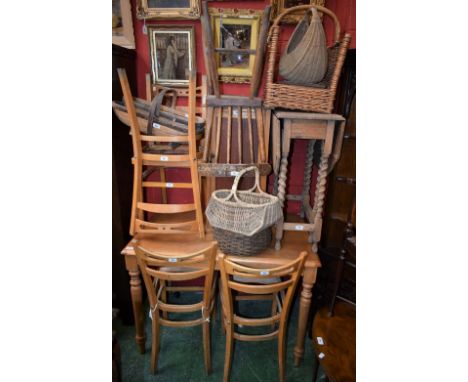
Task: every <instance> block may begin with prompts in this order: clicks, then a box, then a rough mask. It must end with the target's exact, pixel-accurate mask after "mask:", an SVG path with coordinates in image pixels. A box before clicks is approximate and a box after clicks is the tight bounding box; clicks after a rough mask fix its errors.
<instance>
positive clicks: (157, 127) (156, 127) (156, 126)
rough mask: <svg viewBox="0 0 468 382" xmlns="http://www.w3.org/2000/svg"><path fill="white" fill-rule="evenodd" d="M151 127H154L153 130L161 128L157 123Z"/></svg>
mask: <svg viewBox="0 0 468 382" xmlns="http://www.w3.org/2000/svg"><path fill="white" fill-rule="evenodd" d="M153 127H154V128H155V129H160V128H161V125H160V124H159V123H156V122H154V123H153Z"/></svg>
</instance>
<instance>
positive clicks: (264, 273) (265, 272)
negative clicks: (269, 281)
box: [260, 271, 270, 276]
mask: <svg viewBox="0 0 468 382" xmlns="http://www.w3.org/2000/svg"><path fill="white" fill-rule="evenodd" d="M269 274H270V272H268V271H260V276H268V275H269Z"/></svg>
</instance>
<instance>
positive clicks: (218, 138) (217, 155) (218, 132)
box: [213, 108, 223, 163]
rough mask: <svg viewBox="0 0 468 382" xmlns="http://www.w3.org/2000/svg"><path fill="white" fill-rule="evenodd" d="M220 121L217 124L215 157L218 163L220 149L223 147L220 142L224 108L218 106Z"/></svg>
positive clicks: (214, 159) (215, 161)
mask: <svg viewBox="0 0 468 382" xmlns="http://www.w3.org/2000/svg"><path fill="white" fill-rule="evenodd" d="M217 110H218V123H217V124H216V147H215V153H214V154H215V156H214V158H213V162H214V163H217V162H218V158H219V150H220V149H221V147H220V143H221V126H222V124H221V122H222V120H223V109H222V108H218V109H217Z"/></svg>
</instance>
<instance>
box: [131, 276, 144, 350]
mask: <svg viewBox="0 0 468 382" xmlns="http://www.w3.org/2000/svg"><path fill="white" fill-rule="evenodd" d="M128 273H129V275H130V294H131V297H132V307H133V317H134V318H135V330H136V335H135V339H136V343H137V345H138V348H139V350H140V353H141V354H144V352H145V343H146V334H145V317H144V314H143V305H142V291H141V278H140V271H139V270H138V267H137V268H136V269H133V270H129V271H128Z"/></svg>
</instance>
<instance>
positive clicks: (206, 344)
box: [202, 321, 211, 375]
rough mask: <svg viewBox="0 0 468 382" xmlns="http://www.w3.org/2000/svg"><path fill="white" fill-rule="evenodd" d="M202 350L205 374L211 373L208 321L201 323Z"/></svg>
mask: <svg viewBox="0 0 468 382" xmlns="http://www.w3.org/2000/svg"><path fill="white" fill-rule="evenodd" d="M202 326H203V352H204V358H205V371H206V375H209V374H210V373H211V337H210V322H209V321H206V322H204V323H203V325H202Z"/></svg>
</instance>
